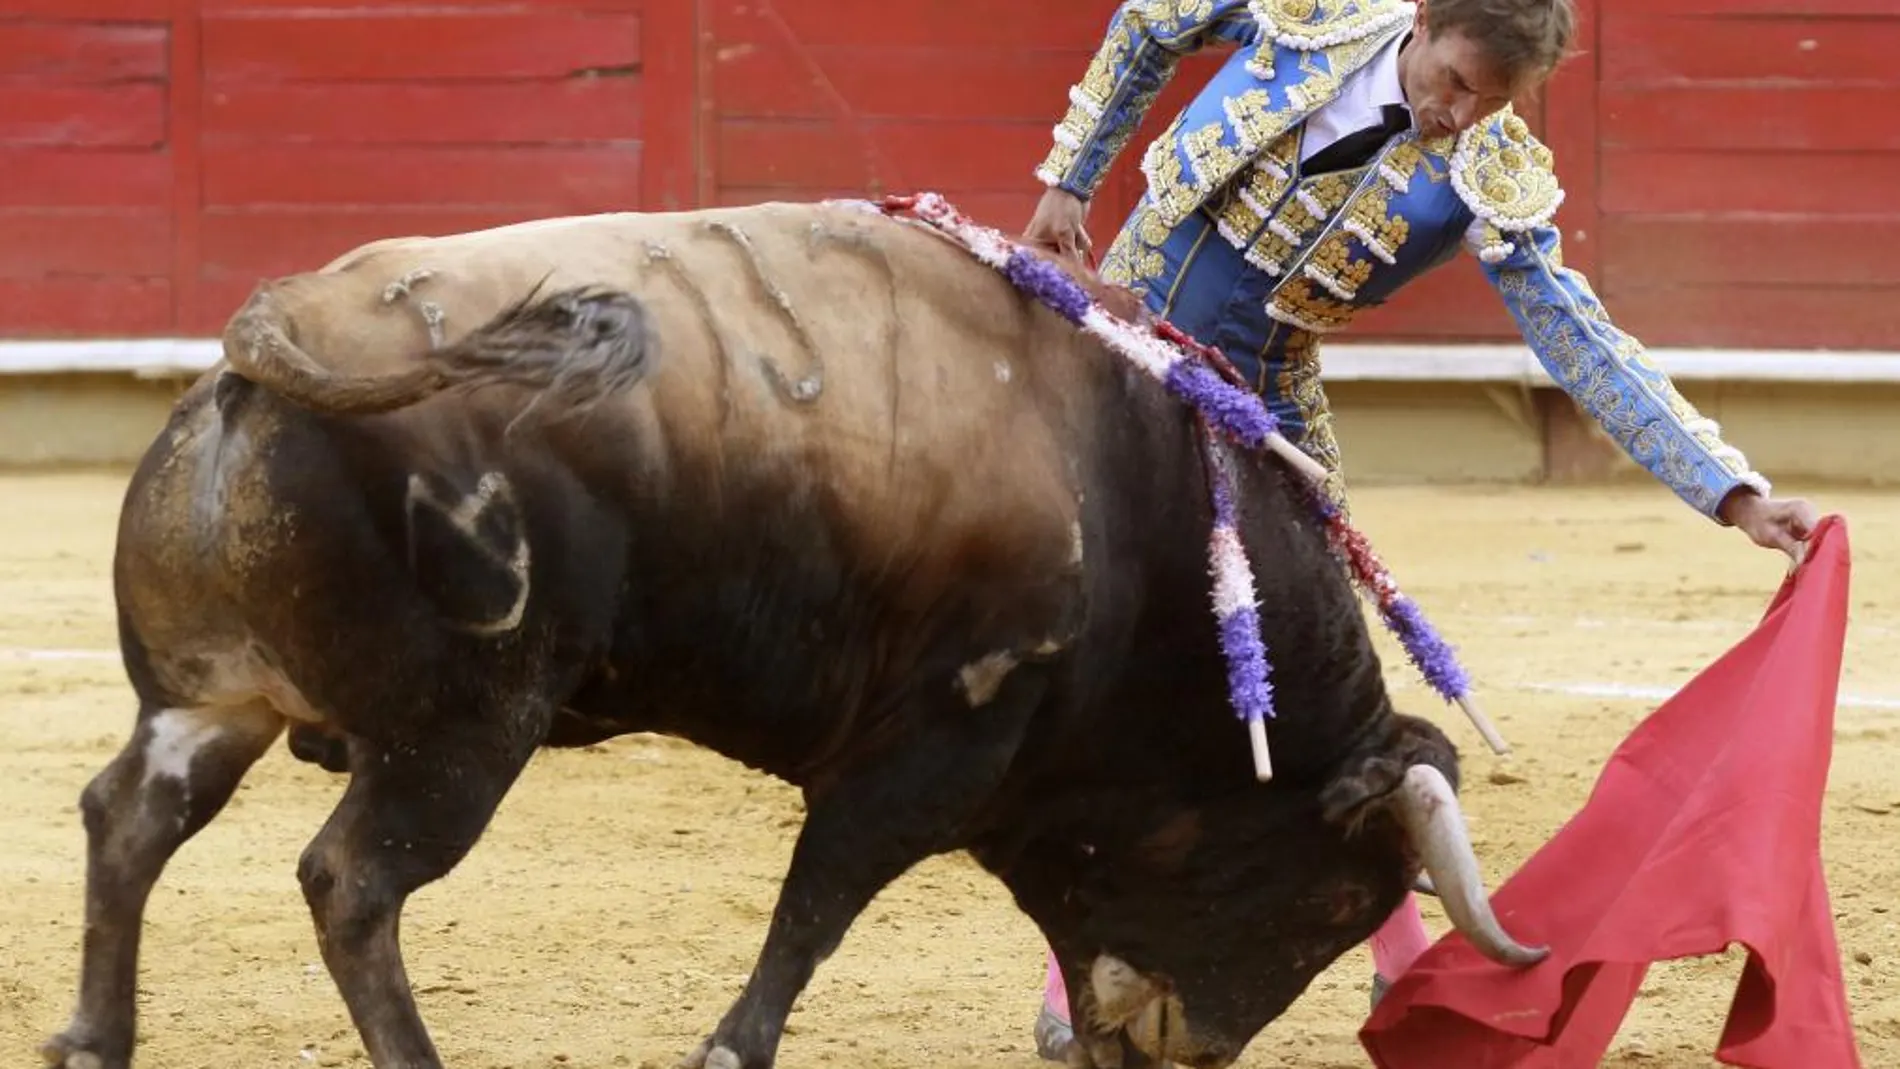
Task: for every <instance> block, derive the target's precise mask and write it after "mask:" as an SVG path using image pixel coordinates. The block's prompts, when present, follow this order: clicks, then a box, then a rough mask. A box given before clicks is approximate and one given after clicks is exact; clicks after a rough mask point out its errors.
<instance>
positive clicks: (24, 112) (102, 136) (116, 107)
mask: <svg viewBox="0 0 1900 1069" xmlns="http://www.w3.org/2000/svg"><path fill="white" fill-rule="evenodd" d="M164 141H165V87H164V86H163V85H152V84H145V83H129V84H126V85H116V86H111V87H75V88H62V87H41V86H35V85H26V86H14V87H7V88H0V145H56V146H60V147H62V148H153V147H157V146H159V145H162V144H163V143H164Z"/></svg>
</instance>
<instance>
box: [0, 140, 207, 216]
mask: <svg viewBox="0 0 1900 1069" xmlns="http://www.w3.org/2000/svg"><path fill="white" fill-rule="evenodd" d="M0 175H5V176H6V180H5V181H0V208H6V207H19V206H30V207H46V208H94V207H97V208H144V207H164V206H166V204H167V203H168V201H169V198H170V196H171V163H170V162H169V161H168V160H166V158H165V157H164V155H163V154H161V153H157V152H129V151H125V152H119V151H94V152H78V151H67V150H63V149H52V148H27V149H9V148H0Z"/></svg>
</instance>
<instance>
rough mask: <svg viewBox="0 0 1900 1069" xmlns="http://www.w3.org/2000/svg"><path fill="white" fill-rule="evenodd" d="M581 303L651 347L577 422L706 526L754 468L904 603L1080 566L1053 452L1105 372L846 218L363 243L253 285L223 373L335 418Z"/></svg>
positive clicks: (987, 276)
mask: <svg viewBox="0 0 1900 1069" xmlns="http://www.w3.org/2000/svg"><path fill="white" fill-rule="evenodd" d="M581 285H598V286H603V287H611V288H613V289H617V290H623V291H626V292H628V293H631V294H633V295H634V296H635V297H636V298H637V299H638V301H639V302H640V303H641V304H642V305H643V306H644V307H645V309H646V311H647V314H648V317H649V320H650V323H651V326H652V330H653V338H654V344H655V348H656V350H657V351H656V352H655V353H654V354H653V360H652V364H653V370H652V372H651V373H650V374H649V375H647V376H646V377H645V379H644V381H643V382H642V383H641V385H640V387H639V388H638V389H637V390H634V391H631V392H629V393H627V394H625V395H622V396H618V397H614V398H611V399H609V400H608V401H606V402H605V403H604V404H603V405H602V407H601V408H599V409H597V410H595V411H592V412H590V413H589V414H588V416H587V425H588V426H591V427H595V428H597V429H600V430H602V431H603V432H604V431H606V430H611V429H613V428H601V427H600V421H602V420H607V421H613V422H615V423H618V424H620V425H621V426H622V427H625V428H630V429H632V430H634V431H635V432H636V433H637V435H638V437H639V440H640V441H641V442H642V443H643V446H642V448H643V451H646V452H648V453H649V455H647V456H644V457H642V458H640V461H641V462H642V463H643V464H644V465H645V466H646V467H648V468H649V470H651V471H653V472H654V473H655V474H664V473H666V472H671V473H673V475H674V476H675V477H676V478H680V479H681V481H682V482H684V481H685V479H684V476H685V475H687V474H688V473H690V476H691V478H690V485H691V487H692V491H693V493H695V494H696V495H705V500H704V505H705V507H706V508H707V509H708V510H709V511H710V516H709V518H717V517H718V516H719V515H720V511H719V510H720V505H721V500H722V494H721V490H722V487H723V486H725V485H726V482H727V480H728V479H734V478H751V477H753V476H755V475H756V472H752V471H748V472H744V473H740V472H735V471H729V470H728V463H729V462H730V463H732V464H744V465H746V466H748V467H751V468H757V467H759V466H760V465H768V466H772V467H775V468H776V469H777V470H779V471H780V472H781V473H782V477H784V478H791V479H795V480H798V481H799V482H801V483H807V484H809V486H807V487H805V489H810V490H814V491H816V492H818V493H821V494H823V495H824V497H825V498H827V499H828V500H830V501H832V502H834V503H835V504H836V507H837V508H838V509H839V510H840V511H841V513H842V515H840V516H839V517H838V521H839V526H840V529H841V530H845V531H849V532H852V533H853V534H854V535H855V536H856V541H857V546H856V548H858V549H860V550H861V551H862V552H863V553H865V554H866V555H867V559H875V560H889V561H891V562H892V564H893V565H901V566H902V567H903V568H905V569H908V570H912V571H914V572H916V574H917V577H918V578H917V582H919V583H921V584H923V585H924V587H925V588H923V589H919V590H918V591H917V594H918V596H919V597H923V598H929V597H933V596H935V595H936V593H937V592H936V591H933V590H930V589H928V586H929V584H930V583H931V582H932V581H937V580H943V579H945V578H947V577H948V576H950V575H952V574H954V575H957V576H959V577H964V578H980V577H983V576H984V575H985V574H986V573H989V572H992V571H994V570H995V569H1007V570H1008V571H1010V572H1011V573H1013V574H1021V575H1036V574H1040V575H1044V576H1046V575H1048V574H1051V573H1053V572H1057V571H1060V570H1064V569H1072V568H1073V567H1074V566H1075V564H1077V563H1079V562H1078V561H1076V560H1074V559H1073V558H1074V556H1075V554H1076V553H1077V552H1078V550H1077V547H1076V545H1075V537H1076V532H1077V531H1078V528H1077V526H1076V523H1077V519H1078V508H1077V490H1076V486H1075V479H1074V477H1073V473H1072V470H1071V461H1070V458H1069V456H1068V455H1067V454H1066V453H1065V449H1064V445H1065V444H1067V445H1070V446H1073V445H1075V444H1076V443H1084V442H1086V441H1087V440H1088V437H1089V434H1090V433H1091V429H1090V428H1086V427H1079V426H1076V425H1075V424H1076V421H1077V420H1080V419H1082V418H1083V413H1086V412H1087V411H1089V410H1090V409H1089V406H1088V404H1087V401H1088V400H1089V398H1090V396H1091V395H1092V390H1091V388H1090V387H1089V383H1090V382H1091V381H1099V377H1100V373H1101V370H1102V369H1101V368H1099V367H1097V368H1093V369H1091V368H1087V367H1085V366H1082V365H1081V364H1080V363H1079V362H1080V361H1083V360H1096V361H1100V360H1105V359H1111V358H1110V357H1109V356H1108V355H1107V354H1106V353H1105V352H1103V351H1102V350H1101V349H1099V348H1096V347H1093V346H1088V345H1085V344H1084V341H1083V339H1082V336H1081V335H1079V334H1078V333H1077V332H1076V331H1074V329H1073V328H1071V327H1070V326H1068V325H1067V324H1066V323H1063V322H1062V321H1060V320H1059V319H1057V318H1056V317H1055V316H1054V315H1052V314H1051V313H1049V312H1047V311H1046V310H1044V309H1041V308H1039V307H1032V306H1031V305H1030V304H1029V303H1028V302H1026V301H1025V300H1024V299H1023V298H1021V297H1020V296H1018V295H1017V294H1016V293H1015V291H1014V290H1013V289H1012V288H1011V287H1010V286H1009V285H1008V284H1007V282H1005V281H1004V280H1003V279H1001V278H1000V277H999V276H998V275H996V274H995V273H994V272H993V271H992V270H991V269H989V268H987V267H985V266H983V265H982V264H981V263H979V262H978V261H976V260H975V259H974V258H973V257H971V256H970V255H969V254H968V253H967V252H965V251H964V250H962V249H960V248H958V247H956V246H953V245H951V244H950V243H949V242H947V241H946V240H945V239H944V238H942V237H940V236H938V235H937V234H935V233H934V232H931V231H928V230H926V229H924V228H923V227H921V226H920V225H918V224H914V223H902V222H897V221H894V220H890V219H887V218H884V217H881V216H878V215H875V214H871V213H867V212H865V211H862V210H859V209H855V208H848V207H842V206H823V205H804V204H768V205H761V206H753V207H744V208H730V209H718V210H710V211H704V212H696V213H690V214H687V213H676V214H635V213H620V214H606V215H596V216H587V217H579V218H562V219H550V220H544V221H537V222H528V223H522V224H517V225H513V226H506V227H501V228H497V229H491V230H485V231H479V232H474V233H467V234H459V235H452V236H446V237H434V238H429V237H414V238H397V239H389V240H384V241H379V242H375V243H372V244H370V245H367V246H364V247H362V248H360V249H357V250H355V251H353V252H351V253H349V254H346V255H344V256H342V257H340V258H338V259H337V260H335V261H334V262H332V263H331V264H329V265H327V266H325V267H324V268H322V269H321V270H319V271H316V272H312V273H309V274H304V275H298V276H293V277H290V278H287V279H283V280H280V281H278V282H275V283H272V284H269V285H267V286H266V287H263V288H262V289H260V292H259V295H258V297H257V298H254V301H253V304H252V306H250V307H248V308H247V310H246V311H245V312H244V313H240V315H239V317H238V318H237V320H236V321H234V324H233V327H232V330H231V331H229V332H228V333H227V337H226V348H227V356H228V357H229V358H230V360H231V363H232V365H233V366H234V368H235V369H237V370H239V371H241V372H243V373H245V374H246V375H247V376H248V377H252V378H256V379H258V380H259V381H261V382H263V384H265V385H267V386H270V387H272V388H273V389H278V390H280V392H283V393H285V394H286V395H287V396H291V397H293V399H296V400H298V401H300V402H301V403H304V404H306V405H310V406H312V407H316V408H319V409H322V408H325V407H335V408H349V407H351V406H352V402H350V401H349V400H348V399H347V397H346V394H347V393H348V391H347V390H345V389H344V388H343V387H345V386H350V385H361V384H363V383H372V384H373V383H375V382H378V381H381V382H384V383H389V382H394V381H396V380H398V379H400V378H401V377H402V376H404V375H413V374H414V373H415V372H416V370H417V367H418V364H419V362H421V361H422V358H423V357H424V355H425V354H426V353H428V352H429V351H430V350H431V349H432V348H436V347H439V346H441V345H442V344H444V343H452V342H454V341H456V340H457V339H459V338H462V337H464V336H465V335H466V334H468V332H470V331H471V330H473V329H474V328H476V327H479V326H481V325H482V324H484V323H486V322H489V321H490V320H491V319H493V318H494V317H495V316H497V315H498V314H500V313H502V312H504V311H505V310H506V309H508V308H509V307H510V306H512V305H514V304H516V303H518V302H521V301H522V300H523V299H524V298H526V297H528V296H529V295H530V294H531V293H535V292H536V291H539V292H542V293H547V292H553V291H556V290H560V289H564V288H567V287H573V286H581ZM260 317H261V318H262V319H264V320H266V321H267V322H266V323H265V326H266V327H270V326H271V325H272V324H274V325H275V327H279V328H281V329H282V333H283V334H284V335H285V336H286V337H287V338H288V339H289V340H290V342H291V343H292V344H293V345H294V348H295V350H300V352H292V353H290V354H289V358H290V359H291V360H292V361H293V362H304V361H305V359H306V358H307V362H308V363H309V364H312V365H315V371H316V372H317V375H316V377H315V378H314V379H313V378H312V377H311V376H308V375H305V376H302V377H301V378H302V380H303V381H304V382H305V383H306V385H299V384H298V383H296V382H292V381H290V379H289V378H288V377H286V376H285V375H284V374H282V372H283V371H284V370H285V369H284V367H283V366H282V363H281V361H279V359H278V357H279V355H281V354H273V352H271V349H272V348H273V347H272V346H271V345H270V344H259V343H258V341H257V337H256V333H255V332H254V331H252V330H251V327H252V326H255V325H256V324H255V322H254V321H255V320H257V319H259V318H260ZM247 322H248V323H249V324H250V325H249V326H247ZM338 380H340V381H338ZM310 382H314V385H307V384H308V383H310ZM306 386H307V388H306ZM431 388H432V387H428V386H422V387H418V388H417V389H416V390H409V389H407V388H406V387H404V388H399V389H397V390H396V393H398V394H403V395H405V396H402V397H401V398H400V400H401V401H404V402H407V401H410V400H414V398H415V397H416V396H420V395H421V394H423V393H426V392H428V390H429V389H431ZM531 400H533V397H532V394H531V393H529V392H525V391H523V390H520V389H516V388H510V387H496V388H494V389H492V390H489V391H484V392H482V393H478V394H476V395H475V396H474V403H476V404H477V405H482V406H501V407H502V408H504V409H505V410H506V411H508V412H514V411H518V410H521V409H522V408H524V407H525V406H526V405H527V404H528V403H529V402H530V401H531ZM370 407H375V408H385V407H394V404H393V403H392V401H391V397H390V396H385V397H383V398H382V400H381V401H380V402H378V403H377V404H375V405H373V406H370ZM416 411H418V412H419V413H421V414H420V415H418V416H417V417H416V418H418V419H423V420H426V419H428V418H430V417H429V415H428V412H429V411H430V410H428V409H426V408H425V409H420V410H416ZM729 458H730V459H729ZM627 459H628V460H629V461H631V460H632V459H633V458H627ZM785 489H786V491H787V492H797V490H798V489H799V488H794V487H786V488H785Z"/></svg>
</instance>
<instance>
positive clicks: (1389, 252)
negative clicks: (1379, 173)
mask: <svg viewBox="0 0 1900 1069" xmlns="http://www.w3.org/2000/svg"><path fill="white" fill-rule="evenodd" d="M1389 196H1390V194H1389V193H1387V191H1386V187H1385V186H1383V185H1376V184H1375V185H1372V186H1368V187H1367V188H1366V190H1365V192H1363V193H1361V194H1360V195H1359V196H1358V197H1357V198H1355V199H1354V200H1353V202H1352V203H1351V204H1350V205H1348V206H1347V208H1346V218H1345V221H1344V222H1342V223H1341V224H1340V227H1341V229H1343V230H1345V231H1346V232H1347V233H1348V234H1351V235H1352V236H1353V237H1355V238H1358V239H1359V242H1360V244H1362V245H1364V246H1365V247H1366V250H1367V251H1368V252H1370V253H1372V255H1374V256H1376V257H1378V258H1379V259H1380V260H1381V261H1383V262H1385V263H1388V264H1391V263H1397V262H1398V253H1399V249H1400V247H1401V246H1403V245H1404V244H1405V239H1406V238H1407V237H1409V236H1410V235H1411V233H1412V224H1411V222H1410V221H1409V220H1407V219H1405V218H1404V217H1402V216H1396V215H1395V216H1387V215H1386V206H1387V204H1388V197H1389Z"/></svg>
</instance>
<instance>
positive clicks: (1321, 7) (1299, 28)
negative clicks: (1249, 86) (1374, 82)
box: [1247, 0, 1412, 78]
mask: <svg viewBox="0 0 1900 1069" xmlns="http://www.w3.org/2000/svg"><path fill="white" fill-rule="evenodd" d="M1247 11H1248V13H1249V14H1251V15H1253V18H1254V22H1255V23H1257V24H1258V25H1259V26H1260V34H1261V41H1262V45H1263V47H1262V48H1261V49H1260V51H1259V53H1258V54H1257V55H1255V56H1254V58H1253V59H1252V60H1251V61H1250V62H1249V63H1248V69H1249V70H1251V71H1252V72H1253V73H1255V74H1257V75H1259V76H1260V77H1262V78H1271V77H1273V75H1274V71H1273V49H1272V48H1271V45H1272V44H1279V45H1283V46H1285V47H1287V48H1292V49H1298V50H1300V51H1314V50H1317V49H1323V48H1334V47H1337V46H1339V45H1345V44H1353V43H1356V42H1361V41H1364V40H1366V39H1368V38H1372V37H1378V38H1384V37H1386V36H1387V35H1388V33H1389V32H1391V31H1396V30H1398V29H1401V28H1403V27H1404V26H1405V25H1406V24H1407V23H1409V22H1410V21H1411V20H1412V8H1411V6H1410V5H1409V4H1403V3H1399V2H1398V0H1250V2H1249V3H1248V4H1247ZM1355 66H1356V64H1355Z"/></svg>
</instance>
